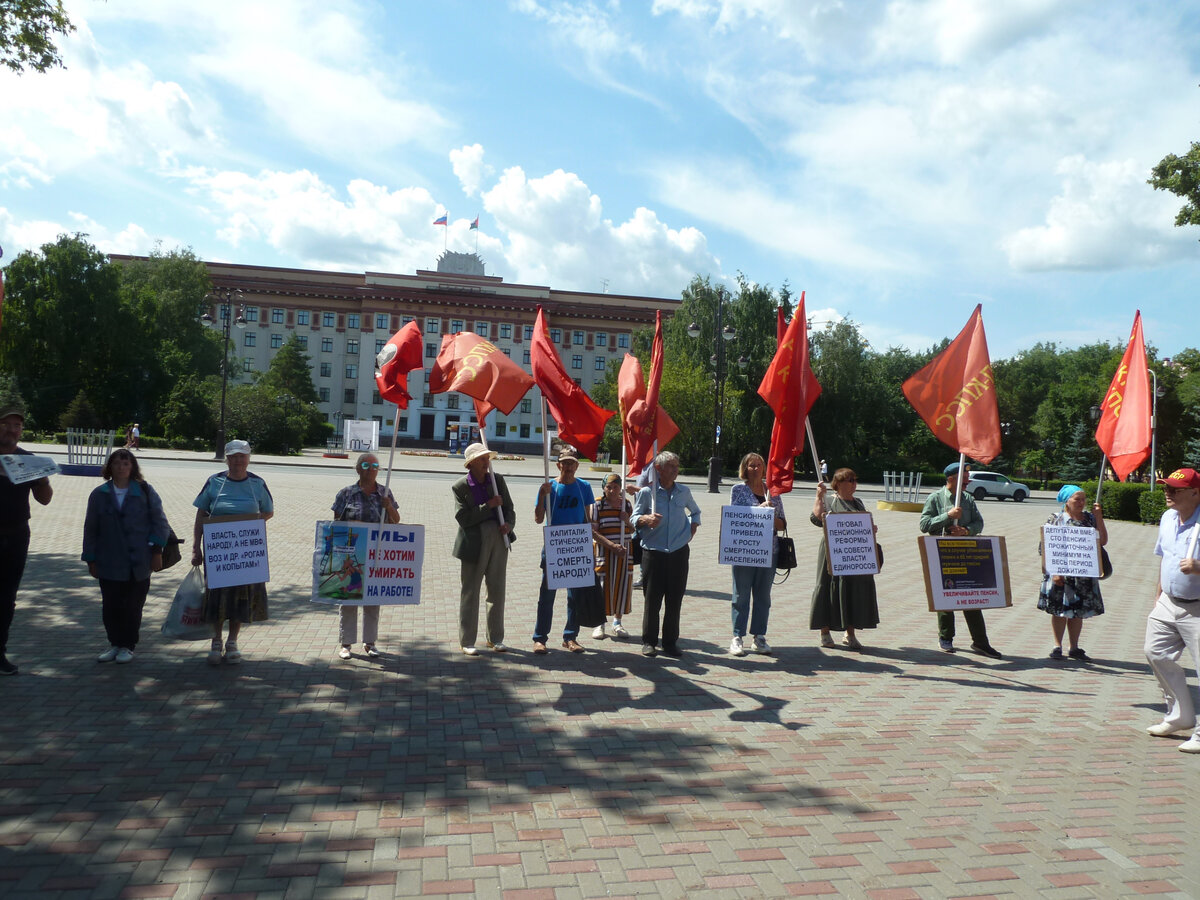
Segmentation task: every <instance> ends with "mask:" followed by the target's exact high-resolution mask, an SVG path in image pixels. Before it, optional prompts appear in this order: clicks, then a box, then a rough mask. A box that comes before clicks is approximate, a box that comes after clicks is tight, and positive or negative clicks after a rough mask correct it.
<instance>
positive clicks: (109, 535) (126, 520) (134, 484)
mask: <svg viewBox="0 0 1200 900" xmlns="http://www.w3.org/2000/svg"><path fill="white" fill-rule="evenodd" d="M101 475H103V477H104V484H102V485H100V487H98V488H96V489H95V490H94V491H92V494H91V496H90V497H88V505H87V515H86V517H85V518H84V520H83V561H84V562H86V563H87V567H88V573H89V574H90V575H91V576H92V577H93V578H97V579H99V580H100V597H101V599H102V615H103V618H104V630H105V632H107V634H108V643H109V645H110V646H109V648H108V649H107V650H105V651H104V652H103V653H101V654H100V655H99V656H98V657H97V661H99V662H112V661H113V660H116V661H117V662H119V663H127V662H132V661H133V649H134V647H136V646H137V642H138V631H139V630H140V628H141V625H142V607H144V606H145V605H146V594H147V593H149V591H150V573H151V572H157V571H158V570H159V569H161V568H162V552H163V547H164V546H166V543H167V537H168V536H169V535H170V527H169V526H168V525H167V517H166V516H165V515H164V514H163V508H162V500H160V499H159V497H158V494H157V493H155V490H154V488H152V487H150V485H148V484H146V482H145V481H144V480H142V474H141V472H140V471H139V470H138V462H137V459H136V458H135V457H134V455H133V454H132V453H131V452H129V451H128V450H125V449H120V450H114V451H113V453H112V455H111V456H109V458H108V462H106V463H105V464H104V469H103V471H102V472H101Z"/></svg>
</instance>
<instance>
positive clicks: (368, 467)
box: [358, 463, 379, 472]
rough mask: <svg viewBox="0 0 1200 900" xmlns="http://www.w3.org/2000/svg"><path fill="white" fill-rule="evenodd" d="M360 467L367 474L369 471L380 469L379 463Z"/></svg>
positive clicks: (365, 464)
mask: <svg viewBox="0 0 1200 900" xmlns="http://www.w3.org/2000/svg"><path fill="white" fill-rule="evenodd" d="M358 467H359V468H360V469H362V470H363V471H364V472H365V471H366V470H367V469H378V468H379V463H359V464H358Z"/></svg>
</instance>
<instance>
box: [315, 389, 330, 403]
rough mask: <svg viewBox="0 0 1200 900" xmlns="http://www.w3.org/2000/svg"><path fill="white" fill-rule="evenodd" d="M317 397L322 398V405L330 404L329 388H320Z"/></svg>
mask: <svg viewBox="0 0 1200 900" xmlns="http://www.w3.org/2000/svg"><path fill="white" fill-rule="evenodd" d="M317 396H318V397H320V398H321V402H322V403H328V402H329V388H318V389H317Z"/></svg>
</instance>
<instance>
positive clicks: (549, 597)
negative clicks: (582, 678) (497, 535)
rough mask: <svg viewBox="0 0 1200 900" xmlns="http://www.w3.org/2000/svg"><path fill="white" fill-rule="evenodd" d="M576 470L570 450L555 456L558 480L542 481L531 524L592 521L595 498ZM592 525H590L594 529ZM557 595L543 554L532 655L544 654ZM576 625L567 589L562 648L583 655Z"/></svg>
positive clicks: (571, 595) (571, 592)
mask: <svg viewBox="0 0 1200 900" xmlns="http://www.w3.org/2000/svg"><path fill="white" fill-rule="evenodd" d="M578 468H579V457H577V456H576V455H575V451H574V450H572V449H571V448H570V447H567V448H566V449H564V450H563V451H562V452H561V453H560V454H559V455H558V478H556V479H554V480H553V481H547V482H545V483H544V484H543V485H542V486H541V488H540V489H539V490H538V499H537V506H536V507H534V510H533V518H534V521H535V522H537V523H538V524H539V525H541V524H542V522H543V521H544V520H545V519H546V516H547V513H548V514H549V516H550V519H549V524H551V525H583V524H585V523H588V522H595V516H594V515H593V512H594V510H595V506H596V496H595V494H593V493H592V486H591V485H590V484H588V483H587V482H586V481H583V480H581V479H579V478H576V477H575V472H576V470H577V469H578ZM594 527H595V526H593V528H594ZM556 593H557V592H556V591H555V590H554V589H553V588H551V587H549V585H548V584H547V583H546V554H545V552H544V551H543V553H542V587H541V590H540V591H539V593H538V605H537V621H536V622H535V623H534V626H533V652H534V653H546V652H547V650H546V641H547V640H548V638H549V636H550V623H551V621H552V620H553V617H554V595H555V594H556ZM578 637H579V624H578V623H577V622H576V621H575V591H574V590H573V589H571V588H568V589H567V621H566V624H565V625H563V642H562V645H563V649H564V650H570V651H571V652H572V653H582V652H583V645H581V644H580V643H579V641H578V640H577V638H578Z"/></svg>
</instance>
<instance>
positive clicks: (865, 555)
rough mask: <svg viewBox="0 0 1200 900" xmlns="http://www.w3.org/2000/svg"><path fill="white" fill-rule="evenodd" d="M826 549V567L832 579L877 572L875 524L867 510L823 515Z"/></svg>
mask: <svg viewBox="0 0 1200 900" xmlns="http://www.w3.org/2000/svg"><path fill="white" fill-rule="evenodd" d="M825 548H826V554H825V567H826V568H827V569H828V570H829V574H830V575H833V576H834V577H835V578H837V577H840V576H842V575H878V574H879V560H878V558H877V557H876V555H875V523H874V521H873V520H872V519H871V514H870V513H868V512H853V513H829V514H828V515H826V516H825Z"/></svg>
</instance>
